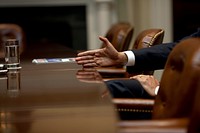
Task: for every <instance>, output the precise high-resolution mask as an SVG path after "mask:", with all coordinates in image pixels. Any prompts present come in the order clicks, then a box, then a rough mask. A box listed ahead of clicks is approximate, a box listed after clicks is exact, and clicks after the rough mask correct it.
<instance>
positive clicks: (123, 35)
mask: <svg viewBox="0 0 200 133" xmlns="http://www.w3.org/2000/svg"><path fill="white" fill-rule="evenodd" d="M133 32H134V28H133V26H132V25H131V24H129V23H127V22H119V23H116V24H113V25H112V26H111V28H110V29H109V30H108V32H107V33H106V36H105V37H106V38H107V39H108V40H109V41H110V42H111V43H112V44H113V46H114V47H115V48H116V49H117V50H118V51H125V50H127V49H128V48H129V45H130V42H131V39H132V36H133ZM102 47H104V45H103V44H102Z"/></svg>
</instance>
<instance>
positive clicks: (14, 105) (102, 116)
mask: <svg viewBox="0 0 200 133" xmlns="http://www.w3.org/2000/svg"><path fill="white" fill-rule="evenodd" d="M106 93H107V88H106V86H105V84H104V83H103V80H102V78H101V76H100V75H99V73H98V72H97V71H96V70H95V69H92V68H84V69H82V68H80V67H79V66H77V64H75V63H74V64H72V63H68V64H67V63H66V64H64V63H61V64H43V65H33V64H25V65H23V66H22V69H20V70H17V71H8V72H7V73H6V74H5V75H2V77H1V78H0V132H1V133H36V132H37V133H44V132H48V133H55V132H59V133H66V132H69V133H70V132H75V133H79V132H96V133H102V132H104V133H114V132H115V131H116V127H115V125H116V121H117V120H118V114H117V113H116V112H115V110H114V106H113V104H112V102H111V96H110V95H107V97H104V95H105V94H106ZM102 97H103V98H102ZM97 127H98V129H97Z"/></svg>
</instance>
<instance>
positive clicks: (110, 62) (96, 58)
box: [75, 37, 127, 67]
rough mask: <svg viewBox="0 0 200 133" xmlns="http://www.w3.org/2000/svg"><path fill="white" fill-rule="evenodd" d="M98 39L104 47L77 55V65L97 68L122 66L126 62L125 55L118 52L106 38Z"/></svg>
mask: <svg viewBox="0 0 200 133" xmlns="http://www.w3.org/2000/svg"><path fill="white" fill-rule="evenodd" d="M99 39H100V40H101V41H102V42H103V43H104V45H105V47H104V48H101V49H96V50H89V51H85V52H81V53H79V54H78V55H77V57H76V58H75V60H76V62H77V64H79V65H83V66H84V67H97V66H115V65H123V64H125V63H126V62H127V57H126V55H125V54H124V53H123V52H118V51H117V50H116V49H115V48H114V47H113V45H112V44H111V43H110V42H109V41H108V39H107V38H104V37H99Z"/></svg>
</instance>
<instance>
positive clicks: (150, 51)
mask: <svg viewBox="0 0 200 133" xmlns="http://www.w3.org/2000/svg"><path fill="white" fill-rule="evenodd" d="M190 37H200V28H199V29H198V31H197V32H195V33H193V34H191V35H190V36H187V37H184V38H183V39H181V40H184V39H186V38H190ZM181 40H179V41H176V42H174V43H163V44H160V45H155V46H152V47H150V48H143V49H138V50H132V51H133V53H134V55H135V65H134V66H128V67H127V72H129V73H135V72H141V71H149V70H158V69H163V68H164V66H165V63H166V61H167V58H168V55H169V53H170V52H171V50H172V49H173V48H174V46H175V45H176V44H177V43H178V42H180V41H181Z"/></svg>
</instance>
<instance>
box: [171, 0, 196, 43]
mask: <svg viewBox="0 0 200 133" xmlns="http://www.w3.org/2000/svg"><path fill="white" fill-rule="evenodd" d="M173 13H174V14H173V24H174V27H173V28H174V40H178V39H181V38H182V37H184V36H186V35H190V34H191V33H193V32H195V31H196V30H197V28H198V27H200V0H173Z"/></svg>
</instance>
